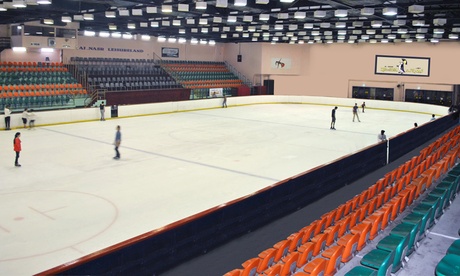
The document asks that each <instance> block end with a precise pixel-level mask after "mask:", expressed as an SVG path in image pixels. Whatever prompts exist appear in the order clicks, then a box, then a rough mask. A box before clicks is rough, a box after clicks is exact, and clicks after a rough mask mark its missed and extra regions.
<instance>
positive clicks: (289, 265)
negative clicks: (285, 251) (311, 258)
mask: <svg viewBox="0 0 460 276" xmlns="http://www.w3.org/2000/svg"><path fill="white" fill-rule="evenodd" d="M299 256H300V254H299V252H293V253H291V254H289V255H287V256H286V257H284V258H283V266H282V268H281V271H280V274H279V275H280V276H290V275H292V274H293V273H294V272H295V271H296V270H297V262H298V260H299Z"/></svg>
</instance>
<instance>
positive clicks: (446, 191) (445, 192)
mask: <svg viewBox="0 0 460 276" xmlns="http://www.w3.org/2000/svg"><path fill="white" fill-rule="evenodd" d="M451 188H452V187H442V186H441V187H438V186H436V188H435V189H433V190H432V191H431V192H430V193H429V196H430V197H437V198H439V201H440V203H439V205H440V208H439V209H440V211H441V214H442V213H443V212H444V210H445V209H446V208H447V206H449V204H450V192H451Z"/></svg>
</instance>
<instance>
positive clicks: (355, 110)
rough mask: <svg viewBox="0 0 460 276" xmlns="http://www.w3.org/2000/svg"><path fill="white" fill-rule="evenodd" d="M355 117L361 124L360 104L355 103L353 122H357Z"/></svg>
mask: <svg viewBox="0 0 460 276" xmlns="http://www.w3.org/2000/svg"><path fill="white" fill-rule="evenodd" d="M355 117H356V118H357V119H358V122H361V121H360V120H359V116H358V104H357V103H355V105H354V106H353V122H354V121H355Z"/></svg>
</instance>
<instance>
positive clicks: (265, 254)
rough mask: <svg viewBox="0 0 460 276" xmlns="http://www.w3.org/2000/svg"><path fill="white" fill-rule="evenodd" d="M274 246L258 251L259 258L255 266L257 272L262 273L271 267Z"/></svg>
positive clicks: (274, 252) (274, 251) (273, 260)
mask: <svg viewBox="0 0 460 276" xmlns="http://www.w3.org/2000/svg"><path fill="white" fill-rule="evenodd" d="M275 255H276V249H275V248H268V249H266V250H264V251H262V252H260V253H259V255H258V257H259V258H260V260H261V261H260V263H259V266H258V267H257V273H259V274H260V273H262V271H265V270H266V269H267V268H269V267H271V266H272V265H273V264H274V263H275Z"/></svg>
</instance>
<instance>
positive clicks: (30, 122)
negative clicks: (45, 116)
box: [27, 109, 37, 129]
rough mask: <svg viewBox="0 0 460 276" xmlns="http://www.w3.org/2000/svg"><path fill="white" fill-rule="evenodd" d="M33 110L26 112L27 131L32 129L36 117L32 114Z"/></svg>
mask: <svg viewBox="0 0 460 276" xmlns="http://www.w3.org/2000/svg"><path fill="white" fill-rule="evenodd" d="M33 111H34V110H33V109H31V110H28V111H27V118H28V119H29V129H32V128H33V127H35V118H36V117H37V116H36V115H35V113H34V112H33Z"/></svg>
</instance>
